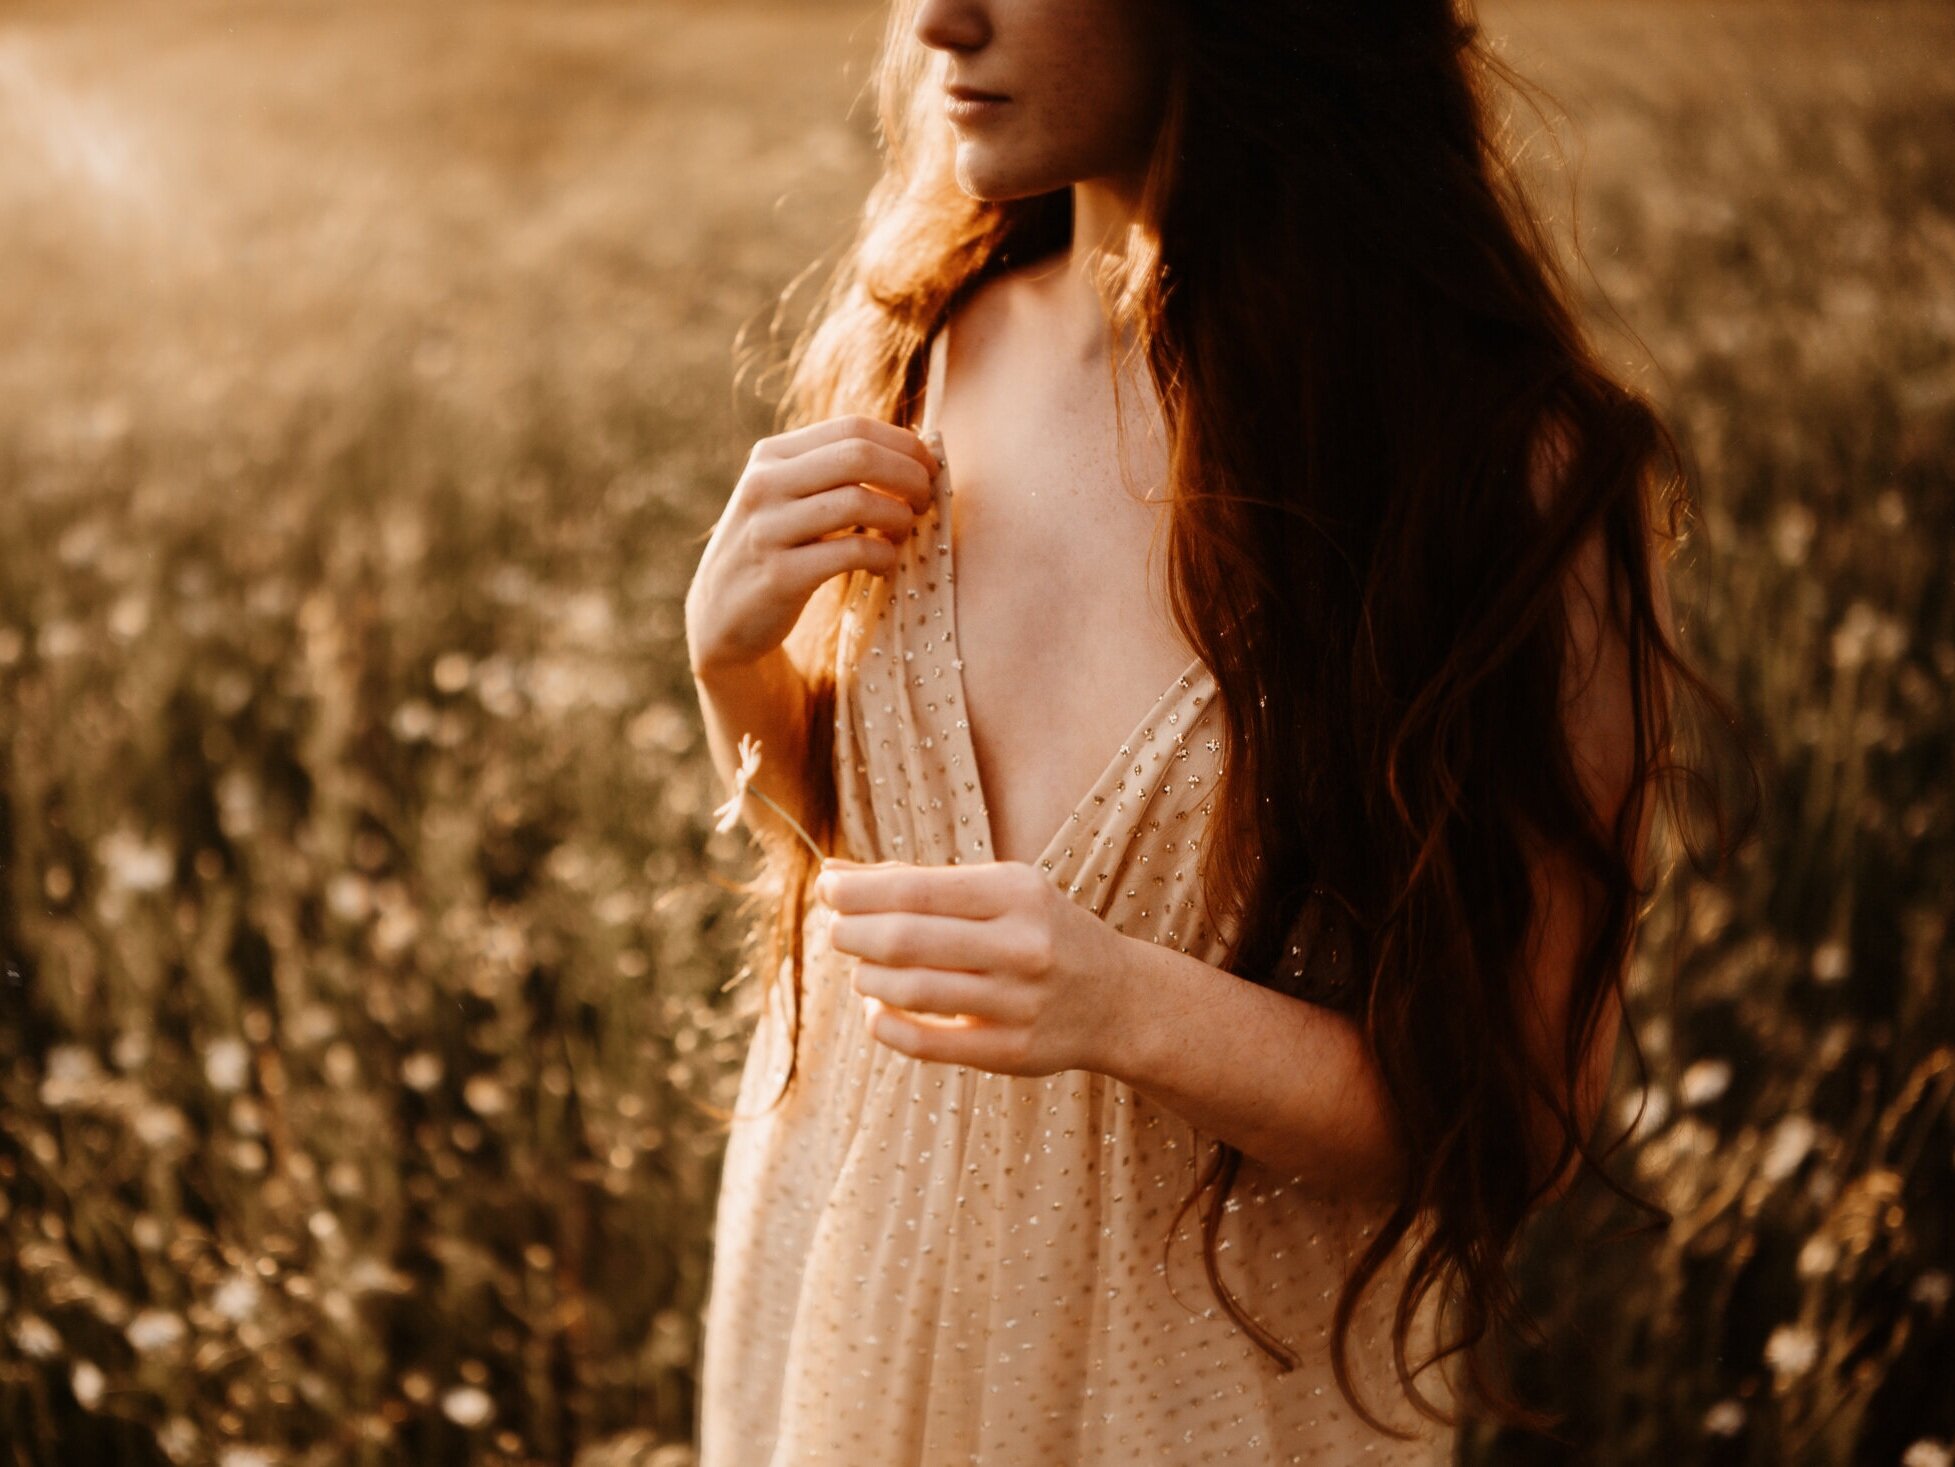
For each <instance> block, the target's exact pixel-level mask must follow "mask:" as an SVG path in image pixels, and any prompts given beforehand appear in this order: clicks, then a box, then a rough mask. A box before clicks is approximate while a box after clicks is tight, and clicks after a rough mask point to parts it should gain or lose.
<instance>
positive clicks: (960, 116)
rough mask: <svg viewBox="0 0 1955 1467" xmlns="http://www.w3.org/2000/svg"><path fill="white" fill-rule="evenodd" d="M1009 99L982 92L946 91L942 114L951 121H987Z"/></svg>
mask: <svg viewBox="0 0 1955 1467" xmlns="http://www.w3.org/2000/svg"><path fill="white" fill-rule="evenodd" d="M1010 101H1011V98H1009V97H996V96H992V95H990V94H988V93H984V92H964V93H962V94H961V95H960V94H959V93H957V92H946V93H945V94H944V116H946V117H948V118H949V119H950V120H951V121H952V122H987V121H989V120H990V119H992V118H993V117H996V116H997V115H998V114H999V113H1000V112H1002V111H1003V110H1004V109H1005V107H1006V105H1007V104H1008V103H1009V102H1010Z"/></svg>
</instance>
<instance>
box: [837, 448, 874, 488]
mask: <svg viewBox="0 0 1955 1467" xmlns="http://www.w3.org/2000/svg"><path fill="white" fill-rule="evenodd" d="M835 457H836V466H837V468H838V470H839V471H840V472H841V473H842V474H843V475H844V476H845V477H847V478H849V479H852V480H853V479H864V478H867V477H868V475H869V465H870V463H871V462H872V461H873V460H874V457H875V455H874V454H873V453H872V452H871V451H870V448H869V445H868V444H867V443H865V442H864V441H863V440H862V439H860V438H851V439H849V440H848V441H847V442H845V443H844V444H842V446H841V448H840V449H839V450H838V451H837V452H836V455H835Z"/></svg>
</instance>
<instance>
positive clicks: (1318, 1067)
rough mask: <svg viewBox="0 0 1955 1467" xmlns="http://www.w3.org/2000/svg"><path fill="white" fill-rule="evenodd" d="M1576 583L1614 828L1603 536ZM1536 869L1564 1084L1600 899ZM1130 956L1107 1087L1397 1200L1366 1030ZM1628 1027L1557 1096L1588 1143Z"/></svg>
mask: <svg viewBox="0 0 1955 1467" xmlns="http://www.w3.org/2000/svg"><path fill="white" fill-rule="evenodd" d="M1563 462H1564V460H1563V459H1561V458H1560V457H1558V456H1557V457H1552V458H1549V459H1548V460H1546V461H1545V462H1544V463H1543V464H1542V465H1541V466H1540V470H1539V471H1538V475H1539V476H1538V477H1537V484H1536V493H1537V494H1543V493H1545V492H1546V486H1547V484H1548V483H1550V482H1551V473H1550V471H1558V470H1559V468H1560V467H1561V466H1562V463H1563ZM1653 565H1656V563H1655V562H1653ZM1656 572H1657V582H1656V585H1655V588H1654V591H1655V594H1654V604H1655V607H1656V611H1657V614H1658V615H1659V617H1662V618H1665V619H1666V623H1667V618H1668V616H1669V600H1668V594H1667V587H1666V585H1665V584H1664V582H1663V580H1662V577H1661V567H1660V565H1656ZM1565 584H1566V587H1567V609H1568V627H1567V654H1566V659H1565V664H1564V681H1563V692H1562V700H1561V701H1562V717H1563V719H1564V723H1565V727H1566V729H1567V733H1568V738H1569V740H1570V743H1571V746H1572V749H1573V753H1574V762H1575V767H1576V769H1577V771H1578V773H1579V775H1580V777H1581V780H1582V783H1583V787H1584V794H1585V795H1586V797H1587V799H1588V800H1589V802H1590V803H1591V805H1592V806H1593V807H1594V808H1595V809H1596V811H1597V812H1598V813H1599V815H1600V817H1601V819H1602V822H1603V825H1604V827H1605V828H1613V825H1614V820H1615V816H1616V812H1617V811H1618V810H1620V809H1621V807H1622V805H1623V802H1624V801H1625V800H1626V799H1627V798H1628V796H1629V794H1630V792H1631V789H1632V782H1633V780H1634V778H1635V777H1636V770H1635V768H1634V753H1635V749H1634V723H1633V718H1632V714H1633V711H1634V710H1633V708H1632V706H1631V690H1630V678H1629V644H1628V638H1627V634H1626V631H1625V620H1624V618H1625V617H1626V614H1627V611H1626V605H1625V601H1624V590H1623V588H1622V587H1621V586H1620V585H1619V584H1612V583H1611V582H1610V580H1609V577H1608V560H1607V556H1606V554H1605V548H1604V545H1603V543H1602V540H1601V537H1600V534H1599V533H1592V534H1591V535H1590V536H1589V537H1588V539H1587V540H1586V541H1585V542H1584V544H1583V545H1582V546H1581V548H1580V549H1579V550H1578V552H1577V554H1576V557H1575V559H1574V562H1573V564H1572V566H1571V568H1570V570H1569V572H1568V578H1567V581H1566V583H1565ZM1641 814H1642V820H1641V824H1640V825H1639V827H1638V831H1637V835H1636V838H1635V844H1634V852H1633V855H1634V862H1635V869H1636V871H1637V875H1638V879H1639V880H1640V879H1641V865H1642V860H1643V855H1644V851H1645V848H1646V844H1647V839H1648V833H1649V826H1650V815H1651V806H1650V803H1649V802H1647V801H1646V802H1645V804H1644V808H1643V810H1642V812H1641ZM1529 871H1530V876H1531V879H1532V881H1533V884H1534V895H1535V920H1534V923H1533V926H1532V929H1531V931H1530V933H1529V935H1528V940H1527V942H1526V944H1525V946H1524V950H1523V951H1524V964H1523V983H1524V991H1523V992H1524V1001H1523V1003H1522V1004H1521V1005H1520V1007H1521V1010H1522V1012H1523V1014H1524V1015H1526V1034H1525V1042H1526V1043H1527V1045H1528V1048H1529V1054H1530V1058H1531V1062H1532V1064H1533V1067H1534V1070H1535V1073H1536V1074H1537V1075H1540V1076H1543V1077H1544V1078H1545V1079H1546V1080H1548V1081H1549V1082H1550V1083H1559V1080H1560V1076H1561V1064H1562V1041H1563V1035H1564V1034H1565V1032H1566V1030H1567V1027H1568V1023H1569V1012H1568V1010H1569V995H1570V988H1571V981H1572V979H1573V977H1574V974H1575V965H1576V962H1577V960H1578V958H1579V955H1580V949H1581V944H1582V940H1583V937H1584V935H1585V932H1586V929H1587V927H1588V925H1589V920H1590V918H1589V915H1588V913H1589V910H1590V907H1591V905H1592V903H1593V901H1594V899H1595V895H1596V894H1595V893H1594V892H1593V891H1592V890H1590V889H1589V886H1588V879H1587V878H1586V877H1585V876H1584V875H1583V874H1582V873H1580V872H1579V871H1578V870H1577V869H1576V867H1575V865H1574V863H1573V861H1572V860H1571V859H1570V858H1569V857H1568V856H1567V854H1566V853H1564V852H1561V851H1558V850H1554V849H1551V848H1548V847H1547V846H1545V845H1542V844H1538V843H1537V845H1536V847H1535V849H1534V850H1533V851H1532V853H1531V855H1530V857H1529ZM1129 955H1130V961H1129V963H1127V964H1126V965H1125V967H1126V971H1127V973H1128V974H1129V975H1130V977H1131V981H1130V982H1129V983H1128V984H1127V985H1126V986H1127V988H1128V989H1129V990H1130V991H1131V992H1132V993H1133V994H1134V995H1135V997H1134V999H1133V1001H1132V1002H1129V1003H1125V1004H1122V1005H1120V1006H1119V1009H1120V1012H1121V1014H1122V1016H1123V1022H1122V1025H1121V1028H1120V1029H1119V1031H1118V1035H1117V1038H1115V1039H1114V1041H1113V1042H1112V1043H1111V1044H1110V1045H1109V1048H1108V1051H1107V1054H1106V1057H1105V1060H1104V1063H1103V1068H1105V1069H1106V1071H1107V1073H1109V1074H1113V1075H1115V1076H1116V1077H1117V1078H1119V1079H1122V1080H1125V1081H1126V1082H1127V1083H1128V1084H1130V1085H1132V1086H1133V1087H1134V1088H1135V1089H1136V1090H1139V1091H1141V1092H1142V1093H1144V1094H1146V1095H1148V1096H1149V1097H1150V1098H1152V1099H1154V1100H1156V1101H1157V1102H1159V1103H1160V1104H1161V1105H1163V1106H1166V1107H1167V1108H1168V1109H1169V1110H1172V1111H1173V1112H1175V1113H1176V1114H1177V1115H1180V1116H1182V1117H1183V1118H1184V1119H1186V1120H1188V1121H1189V1122H1190V1123H1191V1124H1193V1125H1195V1126H1196V1127H1197V1128H1198V1129H1200V1130H1202V1131H1204V1132H1205V1133H1206V1134H1209V1135H1212V1136H1218V1137H1220V1138H1221V1139H1223V1140H1225V1141H1228V1142H1230V1143H1232V1144H1234V1145H1235V1146H1237V1147H1238V1148H1239V1149H1240V1150H1242V1151H1243V1152H1244V1153H1245V1154H1246V1155H1249V1156H1253V1157H1255V1158H1257V1159H1258V1160H1260V1161H1264V1162H1267V1163H1269V1164H1270V1165H1272V1166H1274V1167H1277V1168H1278V1169H1280V1170H1282V1171H1284V1172H1285V1173H1294V1174H1297V1175H1301V1176H1305V1177H1308V1178H1310V1179H1311V1180H1312V1181H1314V1182H1315V1183H1316V1184H1317V1185H1318V1186H1320V1187H1322V1188H1323V1189H1325V1190H1326V1191H1331V1190H1341V1191H1346V1192H1354V1193H1358V1194H1361V1195H1370V1196H1376V1197H1379V1198H1381V1199H1389V1198H1390V1197H1391V1196H1392V1195H1394V1192H1395V1189H1396V1188H1397V1186H1398V1184H1399V1180H1400V1175H1401V1171H1402V1168H1403V1166H1404V1164H1405V1163H1404V1157H1403V1154H1402V1152H1401V1150H1400V1149H1399V1145H1398V1141H1397V1133H1396V1131H1395V1129H1394V1122H1393V1118H1392V1116H1391V1112H1390V1103H1389V1098H1388V1096H1387V1094H1386V1092H1385V1089H1384V1086H1383V1082H1382V1079H1381V1077H1380V1076H1379V1074H1378V1071H1377V1066H1376V1062H1375V1060H1374V1059H1373V1058H1372V1056H1371V1054H1370V1052H1369V1049H1368V1046H1367V1045H1366V1044H1365V1041H1364V1037H1363V1032H1362V1030H1361V1028H1360V1027H1359V1026H1358V1024H1357V1023H1356V1022H1354V1021H1353V1020H1351V1019H1348V1018H1346V1017H1344V1016H1343V1015H1341V1014H1339V1013H1338V1012H1336V1011H1335V1010H1332V1009H1328V1008H1324V1007H1321V1006H1319V1005H1314V1004H1310V1003H1306V1002H1304V1001H1302V1000H1299V999H1294V998H1290V997H1288V996H1286V995H1283V994H1279V993H1277V992H1275V991H1274V990H1271V989H1266V988H1263V987H1261V986H1259V985H1256V984H1252V983H1249V982H1246V981H1244V980H1243V979H1240V978H1237V977H1235V976H1234V975H1232V974H1229V973H1226V972H1224V971H1222V970H1221V969H1219V968H1215V967H1211V966H1210V965H1208V964H1206V963H1203V962H1200V961H1199V960H1197V959H1194V958H1191V957H1188V956H1187V955H1186V954H1183V953H1178V952H1174V951H1172V950H1169V949H1165V948H1159V947H1156V946H1155V945H1154V944H1152V943H1147V942H1141V941H1136V940H1131V939H1130V940H1129ZM1620 1020H1621V1013H1620V1005H1619V1003H1618V1001H1617V999H1616V996H1615V995H1614V994H1610V995H1608V996H1606V997H1605V999H1604V1001H1603V1011H1602V1014H1601V1016H1600V1018H1599V1020H1598V1022H1597V1024H1596V1028H1595V1032H1594V1034H1593V1035H1592V1037H1591V1040H1590V1042H1589V1045H1588V1048H1587V1050H1586V1051H1585V1053H1584V1054H1583V1056H1582V1060H1581V1064H1580V1067H1579V1070H1578V1075H1577V1080H1576V1091H1577V1093H1576V1094H1575V1095H1574V1096H1573V1097H1572V1098H1571V1097H1569V1096H1568V1095H1566V1094H1565V1093H1564V1094H1563V1095H1562V1096H1561V1099H1562V1102H1563V1104H1564V1105H1567V1106H1568V1107H1569V1108H1570V1110H1571V1112H1572V1114H1573V1115H1574V1117H1575V1120H1576V1124H1577V1127H1578V1129H1579V1130H1580V1131H1581V1133H1582V1135H1583V1136H1584V1137H1586V1136H1587V1135H1588V1134H1589V1133H1590V1131H1591V1130H1592V1128H1593V1126H1594V1122H1595V1117H1596V1115H1597V1113H1598V1111H1599V1109H1600V1107H1601V1104H1602V1100H1603V1097H1604V1095H1605V1092H1606V1090H1607V1086H1608V1080H1609V1072H1610V1068H1611V1062H1612V1060H1613V1057H1614V1053H1615V1039H1616V1032H1617V1029H1618V1027H1619V1025H1620ZM1531 1122H1532V1128H1533V1129H1532V1135H1531V1137H1530V1151H1531V1154H1532V1155H1533V1156H1534V1157H1535V1158H1536V1160H1537V1162H1538V1167H1537V1174H1539V1173H1544V1172H1545V1171H1546V1169H1547V1165H1548V1163H1549V1161H1550V1160H1551V1159H1552V1158H1553V1156H1554V1155H1555V1153H1556V1152H1557V1151H1558V1150H1559V1149H1560V1144H1561V1139H1562V1130H1561V1126H1560V1123H1559V1122H1558V1121H1557V1120H1556V1118H1555V1116H1554V1113H1553V1111H1552V1110H1551V1109H1550V1108H1549V1107H1548V1106H1547V1104H1545V1103H1544V1102H1542V1101H1541V1100H1540V1099H1539V1098H1538V1097H1536V1098H1535V1100H1534V1105H1533V1110H1532V1112H1531ZM1579 1167H1580V1157H1579V1156H1571V1157H1570V1158H1569V1161H1568V1163H1567V1164H1566V1165H1565V1167H1564V1168H1563V1170H1562V1171H1561V1173H1560V1174H1559V1175H1558V1176H1556V1177H1555V1179H1554V1182H1553V1185H1552V1186H1551V1187H1550V1188H1549V1189H1548V1191H1547V1193H1546V1194H1545V1197H1544V1199H1543V1200H1552V1199H1553V1198H1555V1197H1558V1196H1559V1195H1561V1193H1562V1192H1564V1191H1566V1190H1567V1187H1568V1185H1569V1183H1570V1182H1572V1181H1573V1179H1574V1177H1575V1175H1576V1174H1577V1172H1578V1170H1579Z"/></svg>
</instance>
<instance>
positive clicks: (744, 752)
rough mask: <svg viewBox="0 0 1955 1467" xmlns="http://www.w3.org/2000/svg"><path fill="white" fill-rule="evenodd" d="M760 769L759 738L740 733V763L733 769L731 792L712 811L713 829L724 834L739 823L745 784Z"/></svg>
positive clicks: (744, 796)
mask: <svg viewBox="0 0 1955 1467" xmlns="http://www.w3.org/2000/svg"><path fill="white" fill-rule="evenodd" d="M759 770H760V740H759V739H757V738H755V737H754V736H753V735H752V734H741V735H740V763H739V766H738V767H737V768H735V769H734V771H733V793H732V794H731V795H729V796H728V797H727V801H726V803H725V804H724V805H721V806H720V807H719V808H718V809H717V810H715V811H714V812H713V817H714V819H713V829H714V830H715V831H717V832H719V833H720V834H722V835H724V834H725V833H726V832H727V831H729V830H731V829H733V827H734V826H735V825H738V824H739V823H740V806H741V804H742V803H743V802H744V801H745V800H746V798H747V786H748V785H750V784H752V783H753V777H754V775H755V774H756V773H758V772H759Z"/></svg>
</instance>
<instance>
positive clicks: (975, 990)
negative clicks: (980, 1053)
mask: <svg viewBox="0 0 1955 1467" xmlns="http://www.w3.org/2000/svg"><path fill="white" fill-rule="evenodd" d="M851 981H852V982H853V984H854V987H855V991H856V992H857V993H859V994H861V995H862V996H863V997H864V998H873V999H876V1000H877V1001H879V1002H881V1003H885V1004H888V1005H890V1006H891V1007H893V1008H899V1009H902V1010H904V1011H905V1012H906V1013H912V1014H940V1015H942V1016H944V1017H946V1018H948V1017H951V1016H953V1015H957V1014H963V1015H967V1016H969V1017H970V1018H973V1019H986V1020H991V1021H994V1022H997V1023H1011V1024H1015V1023H1024V1022H1026V1021H1027V1020H1028V1019H1029V1017H1030V1015H1028V1014H1027V1013H1025V1012H1024V1009H1025V995H1024V994H1023V992H1022V991H1021V990H1020V989H1018V988H1017V987H1015V986H1014V985H1012V984H1009V983H1000V982H998V981H997V980H996V979H991V978H980V977H978V976H976V975H975V974H971V973H957V972H947V971H944V970H942V969H938V968H893V967H884V966H883V965H882V964H880V963H858V964H857V965H856V969H855V976H854V978H853V979H852V980H851Z"/></svg>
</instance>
